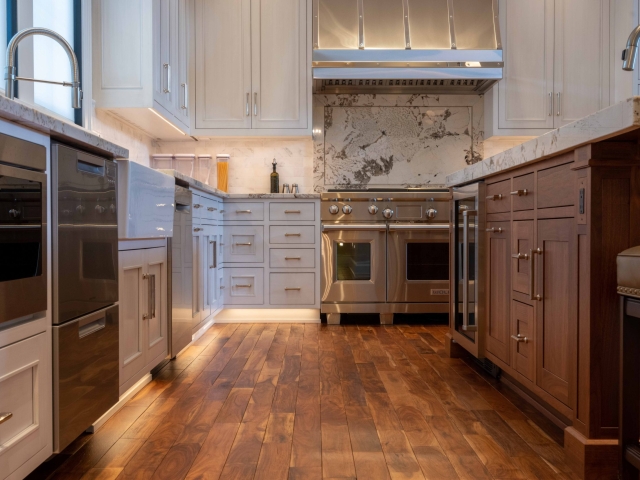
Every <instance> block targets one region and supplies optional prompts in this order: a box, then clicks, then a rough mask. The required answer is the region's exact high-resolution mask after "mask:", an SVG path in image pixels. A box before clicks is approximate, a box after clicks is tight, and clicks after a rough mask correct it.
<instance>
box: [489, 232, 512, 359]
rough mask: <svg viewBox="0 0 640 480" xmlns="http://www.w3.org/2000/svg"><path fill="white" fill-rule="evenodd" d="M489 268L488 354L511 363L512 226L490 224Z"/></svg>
mask: <svg viewBox="0 0 640 480" xmlns="http://www.w3.org/2000/svg"><path fill="white" fill-rule="evenodd" d="M487 227H488V229H489V230H493V231H490V233H489V234H488V239H487V243H488V246H487V255H488V258H487V265H488V275H489V282H488V284H489V291H488V299H487V300H488V301H487V320H488V322H487V329H486V332H487V333H486V334H487V350H488V351H489V352H491V353H493V354H494V355H495V356H496V357H498V358H499V359H500V360H502V361H503V362H505V363H507V364H508V363H509V336H510V333H509V331H510V310H511V305H510V302H511V295H510V287H509V285H510V282H509V277H510V265H511V262H510V259H509V257H510V256H511V255H510V254H511V242H510V238H509V237H510V235H509V233H510V230H511V228H510V223H509V222H491V223H487Z"/></svg>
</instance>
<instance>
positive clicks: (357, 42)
mask: <svg viewBox="0 0 640 480" xmlns="http://www.w3.org/2000/svg"><path fill="white" fill-rule="evenodd" d="M312 59H313V78H314V80H315V90H316V92H327V93H354V92H356V93H357V92H362V93H364V92H378V93H382V92H394V91H398V92H404V91H411V92H432V93H469V94H479V93H483V92H485V91H486V90H488V89H489V88H490V87H491V86H492V85H493V84H494V83H495V82H497V81H498V80H500V79H501V78H502V67H503V63H502V43H501V40H500V28H499V24H498V0H313V58H312Z"/></svg>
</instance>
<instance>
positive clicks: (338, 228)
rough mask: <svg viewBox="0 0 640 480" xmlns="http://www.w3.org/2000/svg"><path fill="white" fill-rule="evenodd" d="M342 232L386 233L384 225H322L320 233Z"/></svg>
mask: <svg viewBox="0 0 640 480" xmlns="http://www.w3.org/2000/svg"><path fill="white" fill-rule="evenodd" d="M342 230H352V231H354V230H355V231H376V232H386V231H387V225H386V224H357V225H348V224H342V225H322V231H323V232H327V231H334V232H335V231H342Z"/></svg>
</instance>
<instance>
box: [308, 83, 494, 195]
mask: <svg viewBox="0 0 640 480" xmlns="http://www.w3.org/2000/svg"><path fill="white" fill-rule="evenodd" d="M483 136H484V115H483V100H482V97H480V96H474V95H439V96H432V95H315V96H314V139H315V142H314V149H315V155H314V166H313V172H314V190H315V191H317V192H320V191H324V190H326V189H328V188H343V187H350V188H354V187H356V188H358V187H366V186H374V185H375V186H385V187H408V186H427V185H428V186H443V185H444V184H445V177H446V176H447V175H448V174H450V173H452V172H455V171H456V170H459V169H461V168H464V167H466V166H469V165H472V164H474V163H477V162H479V161H480V160H482V159H483V157H484V152H483Z"/></svg>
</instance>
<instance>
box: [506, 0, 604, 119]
mask: <svg viewBox="0 0 640 480" xmlns="http://www.w3.org/2000/svg"><path fill="white" fill-rule="evenodd" d="M515 3H520V2H515ZM526 3H528V2H526ZM555 17H556V23H555V66H554V83H555V87H554V91H555V95H556V96H555V98H554V100H555V102H556V105H555V108H554V110H555V112H554V113H555V123H554V127H555V128H558V127H561V126H562V125H566V124H567V123H570V122H573V121H575V120H578V119H580V118H583V117H585V116H587V115H589V114H591V113H594V112H597V111H598V110H601V109H602V108H604V107H607V106H609V75H610V73H609V57H610V55H609V0H556V3H555Z"/></svg>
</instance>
